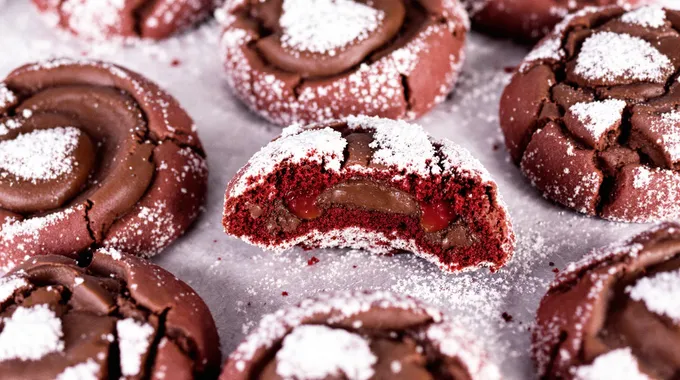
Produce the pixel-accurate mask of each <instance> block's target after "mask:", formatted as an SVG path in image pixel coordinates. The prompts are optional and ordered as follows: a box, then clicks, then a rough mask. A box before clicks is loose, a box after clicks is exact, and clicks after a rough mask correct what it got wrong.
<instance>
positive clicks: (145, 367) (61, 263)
mask: <svg viewBox="0 0 680 380" xmlns="http://www.w3.org/2000/svg"><path fill="white" fill-rule="evenodd" d="M0 326H1V327H2V328H1V329H0V373H2V377H3V378H11V379H59V380H61V379H118V378H125V379H152V378H153V379H163V378H167V379H193V378H209V377H210V376H216V375H217V373H218V371H219V365H220V363H219V361H220V360H221V358H220V351H219V344H218V342H219V339H218V336H217V329H216V328H215V322H214V321H213V318H212V316H211V315H210V311H209V310H208V307H207V306H206V305H205V303H203V300H201V298H200V297H199V296H198V295H197V294H196V293H195V292H194V291H193V289H191V288H190V287H189V286H188V285H187V284H185V283H184V282H182V281H180V280H178V279H177V278H176V277H174V276H173V275H172V274H170V273H168V272H166V271H165V270H163V269H162V268H160V267H158V266H156V265H154V264H150V263H148V262H145V261H143V260H140V259H137V258H135V257H132V256H129V255H125V254H121V253H120V252H118V251H116V250H113V249H110V250H100V251H97V252H95V253H94V254H93V255H92V257H91V261H90V262H84V261H81V262H79V263H76V262H75V261H74V260H73V259H70V258H67V257H64V256H50V255H48V256H40V257H36V258H32V259H29V260H28V261H27V262H25V263H23V264H22V265H20V266H18V267H17V268H15V270H14V271H12V272H10V273H9V274H8V275H7V276H5V277H3V278H0Z"/></svg>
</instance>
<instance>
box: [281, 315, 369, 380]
mask: <svg viewBox="0 0 680 380" xmlns="http://www.w3.org/2000/svg"><path fill="white" fill-rule="evenodd" d="M276 361H277V365H276V373H277V374H278V375H279V376H281V377H282V378H284V379H290V378H295V379H310V380H315V379H319V380H322V379H326V378H328V377H332V376H343V375H344V376H346V377H347V378H349V379H353V380H368V379H370V378H371V376H373V374H374V370H373V365H374V364H375V363H377V361H378V359H377V358H376V357H375V355H374V354H373V352H372V351H371V347H370V345H369V342H368V341H367V340H366V339H364V338H362V337H361V336H359V335H357V334H353V333H350V332H348V331H345V330H342V329H332V328H330V327H326V326H322V325H303V326H300V327H297V328H295V329H294V330H293V331H292V332H291V333H290V334H288V335H287V336H286V338H284V340H283V344H282V347H281V349H280V350H279V351H278V352H277V354H276Z"/></svg>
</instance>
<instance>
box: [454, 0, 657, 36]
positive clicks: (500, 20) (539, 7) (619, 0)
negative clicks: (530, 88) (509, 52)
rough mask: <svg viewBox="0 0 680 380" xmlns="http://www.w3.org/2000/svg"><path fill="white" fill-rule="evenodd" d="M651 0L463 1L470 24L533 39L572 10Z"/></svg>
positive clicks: (481, 28)
mask: <svg viewBox="0 0 680 380" xmlns="http://www.w3.org/2000/svg"><path fill="white" fill-rule="evenodd" d="M653 1H654V0H463V4H464V5H465V7H466V9H467V11H468V13H469V14H470V18H471V19H472V22H473V25H474V27H475V28H476V29H479V30H482V31H484V32H487V33H489V34H492V35H496V36H499V37H510V38H513V39H516V40H519V41H524V42H533V41H537V40H538V39H540V38H541V37H543V36H545V35H546V34H548V33H549V32H550V31H551V30H552V29H553V27H554V26H555V24H557V23H558V22H560V21H561V20H562V19H563V18H564V17H565V16H566V15H568V14H569V13H573V12H575V11H578V10H581V9H584V8H587V7H592V6H606V5H620V6H636V5H640V4H645V3H650V2H653Z"/></svg>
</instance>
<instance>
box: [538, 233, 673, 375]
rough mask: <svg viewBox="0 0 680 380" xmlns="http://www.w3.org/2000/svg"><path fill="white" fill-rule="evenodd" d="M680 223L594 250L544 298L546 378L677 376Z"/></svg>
mask: <svg viewBox="0 0 680 380" xmlns="http://www.w3.org/2000/svg"><path fill="white" fill-rule="evenodd" d="M679 289H680V224H677V223H668V224H664V225H661V226H658V227H655V228H654V229H653V230H651V231H648V232H645V233H643V234H641V235H638V236H636V237H634V238H633V239H631V240H630V241H628V242H626V243H624V244H617V245H612V246H609V247H605V248H602V249H599V250H597V251H595V252H593V253H592V254H591V255H589V256H587V257H586V258H584V259H583V260H581V261H580V262H578V263H575V264H571V265H570V266H569V267H568V268H567V270H566V271H565V272H563V273H562V274H560V276H559V277H558V278H557V280H556V281H555V282H554V283H553V284H552V286H551V287H550V290H549V291H548V293H547V294H546V295H545V297H544V298H543V300H542V301H541V305H540V307H539V309H538V312H537V326H536V329H535V331H534V336H533V341H534V346H533V356H534V359H535V361H536V364H537V365H538V371H539V375H540V376H541V378H543V379H577V380H600V379H639V380H644V379H658V380H661V379H669V380H670V379H676V378H677V376H678V373H679V372H680V361H679V360H678V355H679V354H680V336H679V335H678V329H679V328H680V308H678V305H679V304H678V302H679V301H678V290H679Z"/></svg>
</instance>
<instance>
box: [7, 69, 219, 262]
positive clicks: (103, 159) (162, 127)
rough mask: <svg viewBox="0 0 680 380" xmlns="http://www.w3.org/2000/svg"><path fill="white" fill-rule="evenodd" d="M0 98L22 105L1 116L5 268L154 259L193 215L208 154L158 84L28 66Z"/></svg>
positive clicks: (131, 76) (120, 74) (132, 76)
mask: <svg viewBox="0 0 680 380" xmlns="http://www.w3.org/2000/svg"><path fill="white" fill-rule="evenodd" d="M2 88H5V89H6V91H10V92H11V93H12V94H15V95H14V97H15V98H16V101H14V102H13V105H12V106H11V107H9V108H7V110H6V111H4V112H5V113H3V114H2V115H0V120H1V122H2V124H1V126H2V127H3V128H1V129H2V130H3V131H4V133H3V134H2V135H1V136H0V153H1V154H0V157H2V158H0V208H1V209H2V210H3V211H2V212H3V213H5V214H7V215H8V217H7V218H5V219H4V220H3V223H2V225H0V232H1V233H0V247H1V248H2V253H1V254H0V267H3V268H5V269H11V267H12V266H14V265H16V263H18V262H19V261H21V260H23V259H24V257H25V256H26V255H27V254H28V255H34V254H64V255H69V256H72V257H77V256H78V255H80V254H83V253H85V252H86V251H87V250H88V249H90V248H92V247H93V246H95V247H98V246H111V247H116V248H120V249H123V250H125V251H134V252H137V253H139V254H141V255H145V256H149V255H153V254H155V253H157V252H159V251H160V250H162V249H163V248H165V247H166V246H167V245H168V244H170V243H171V242H172V241H173V240H174V239H176V238H177V237H179V236H180V235H181V234H182V233H183V232H184V231H185V230H186V229H187V228H188V227H189V225H190V224H191V223H192V222H193V221H194V220H195V219H196V217H197V216H198V212H199V210H200V207H201V205H202V203H203V198H204V196H205V192H206V186H207V179H206V177H207V169H206V165H205V158H204V154H203V152H202V147H201V144H200V142H199V141H198V137H197V135H196V133H195V131H194V130H193V122H192V121H191V119H190V118H189V116H188V115H187V114H186V113H185V112H184V110H182V108H181V107H180V106H179V105H178V104H177V102H176V101H175V100H174V99H173V98H172V97H171V96H170V95H168V94H167V93H165V92H164V91H162V90H161V89H159V88H158V87H157V86H156V85H155V84H153V83H151V82H149V81H148V80H146V79H145V78H143V77H141V76H140V75H138V74H136V73H133V72H131V71H128V70H126V69H124V68H121V67H118V66H113V65H111V64H108V63H103V62H89V61H71V60H68V59H60V60H55V61H50V62H45V63H37V64H31V65H26V66H24V67H21V68H19V69H17V70H15V71H14V72H13V73H11V74H10V75H9V76H8V77H7V78H6V79H5V80H4V82H2ZM10 115H14V116H10Z"/></svg>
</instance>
